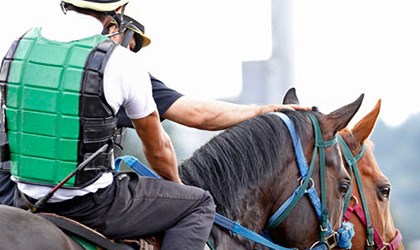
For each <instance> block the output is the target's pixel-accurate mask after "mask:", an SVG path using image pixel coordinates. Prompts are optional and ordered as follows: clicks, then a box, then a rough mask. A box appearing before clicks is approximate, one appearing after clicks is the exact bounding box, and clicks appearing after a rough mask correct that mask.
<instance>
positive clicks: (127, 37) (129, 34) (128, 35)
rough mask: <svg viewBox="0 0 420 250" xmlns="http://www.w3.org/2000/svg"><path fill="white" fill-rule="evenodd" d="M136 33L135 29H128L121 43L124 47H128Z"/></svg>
mask: <svg viewBox="0 0 420 250" xmlns="http://www.w3.org/2000/svg"><path fill="white" fill-rule="evenodd" d="M133 35H134V31H132V30H130V29H127V32H126V33H125V35H124V39H123V42H122V43H121V46H123V47H124V48H127V46H128V44H129V43H130V41H131V38H133Z"/></svg>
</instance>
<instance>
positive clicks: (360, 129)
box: [351, 99, 381, 144]
mask: <svg viewBox="0 0 420 250" xmlns="http://www.w3.org/2000/svg"><path fill="white" fill-rule="evenodd" d="M380 110H381V99H379V100H378V102H377V103H376V105H375V107H374V108H373V109H372V111H370V112H369V113H368V114H367V115H366V116H365V117H363V118H362V119H361V120H360V121H359V122H357V123H356V125H354V127H353V128H352V130H351V132H352V134H353V135H354V137H355V138H356V139H357V141H358V142H359V143H360V144H362V143H363V142H364V141H365V140H366V139H367V138H369V136H370V135H371V133H372V131H373V128H374V127H375V124H376V121H377V119H378V116H379V111H380Z"/></svg>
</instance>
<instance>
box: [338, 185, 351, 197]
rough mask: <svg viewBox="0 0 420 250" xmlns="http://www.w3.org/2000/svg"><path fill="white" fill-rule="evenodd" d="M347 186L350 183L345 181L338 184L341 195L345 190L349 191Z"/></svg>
mask: <svg viewBox="0 0 420 250" xmlns="http://www.w3.org/2000/svg"><path fill="white" fill-rule="evenodd" d="M349 186H350V185H349V184H347V183H341V184H340V186H339V190H340V193H342V194H343V195H346V194H347V192H348V191H349Z"/></svg>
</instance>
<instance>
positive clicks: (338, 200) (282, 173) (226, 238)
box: [0, 95, 363, 249]
mask: <svg viewBox="0 0 420 250" xmlns="http://www.w3.org/2000/svg"><path fill="white" fill-rule="evenodd" d="M362 100H363V95H362V96H360V97H359V98H358V99H357V100H355V101H354V102H352V103H350V104H348V105H345V106H343V107H341V108H339V109H337V110H335V111H333V112H331V113H329V114H322V113H320V112H317V111H285V112H284V113H285V114H287V116H288V117H289V118H290V119H291V120H292V121H293V123H294V126H295V127H296V130H297V133H298V134H299V136H300V139H301V142H302V146H303V153H304V156H305V159H304V160H305V161H306V162H308V163H309V162H311V166H313V175H312V178H310V179H309V178H308V179H307V180H308V181H309V180H310V182H307V183H310V184H309V186H305V188H307V191H308V190H309V189H310V188H311V186H312V187H313V188H314V189H315V190H316V192H317V193H316V194H317V195H318V196H320V197H321V196H323V197H324V196H325V197H324V198H325V199H326V204H325V206H326V208H327V209H328V213H326V214H324V213H323V216H324V215H326V217H327V219H328V222H330V223H331V227H332V230H334V231H336V230H338V229H339V228H340V227H341V223H342V210H343V205H344V202H345V194H346V193H347V191H348V188H350V176H349V174H348V173H347V171H346V170H345V168H344V164H343V161H342V158H341V154H340V149H339V146H338V144H337V143H335V144H334V143H331V144H329V143H327V142H330V141H333V139H334V138H335V136H336V133H337V132H338V131H339V130H341V129H343V128H345V127H346V126H347V124H348V123H349V121H350V120H351V119H352V117H353V116H354V115H355V113H356V112H357V111H358V109H359V107H360V105H361V103H362ZM310 115H312V116H313V117H316V120H317V122H318V123H319V127H318V129H319V130H320V131H321V140H320V139H317V143H315V135H314V134H315V130H316V129H315V126H314V125H313V124H312V120H311V119H312V118H311V117H310ZM316 144H325V145H324V146H325V148H324V151H323V152H324V153H325V155H324V154H323V155H322V157H320V153H318V154H316V152H317V147H315V145H316ZM327 144H329V145H327ZM313 156H314V157H313ZM312 162H313V163H314V164H312ZM322 163H325V169H324V171H325V176H324V177H323V175H322V174H321V173H320V169H321V167H320V165H322ZM180 173H181V176H182V180H183V182H184V183H186V184H189V185H194V186H198V187H202V188H204V189H206V190H209V191H210V192H211V193H212V195H213V196H214V198H215V201H216V204H217V211H218V213H220V214H222V215H225V216H227V217H228V218H230V219H232V220H234V221H237V222H239V223H240V224H241V225H243V226H245V227H247V228H249V229H251V230H253V231H255V232H257V233H263V231H265V229H266V226H267V221H268V220H269V219H270V217H271V216H272V215H273V214H275V213H276V211H277V210H278V208H279V207H280V206H281V205H282V204H283V203H284V202H285V201H286V199H287V198H289V197H290V196H291V195H292V193H294V191H295V190H296V188H298V187H299V186H300V185H301V184H302V182H303V179H301V178H300V175H299V170H298V164H297V162H296V156H295V151H294V149H293V145H292V140H291V135H290V133H289V131H288V129H287V127H286V125H285V123H284V122H283V121H282V120H281V119H280V118H279V116H278V115H276V114H266V115H262V116H259V117H255V118H253V119H250V120H248V121H245V122H243V123H241V124H240V125H237V126H235V127H232V128H230V129H227V130H225V131H224V132H222V133H220V134H219V135H217V136H215V137H214V138H213V139H211V140H210V141H209V142H208V143H206V144H205V145H203V146H202V147H201V148H200V149H198V150H196V151H195V152H194V154H193V156H192V157H191V158H189V159H187V160H185V161H184V162H183V163H181V165H180ZM305 182H306V179H305ZM322 182H325V184H326V185H325V187H324V188H325V191H326V192H325V193H324V194H322V192H321V191H320V190H322ZM5 209H6V208H5V207H4V206H0V221H2V223H0V232H5V231H7V230H10V228H11V226H10V225H12V224H13V227H12V228H13V232H14V233H12V234H7V238H4V237H5V235H4V234H3V233H0V242H3V241H5V240H15V242H17V241H18V240H19V239H23V238H25V237H29V236H28V235H27V234H31V236H36V234H37V230H36V229H33V228H32V224H31V223H29V224H28V223H22V222H19V223H16V221H15V220H16V217H15V219H11V218H13V217H9V216H5V213H3V211H4V210H5ZM7 209H8V208H7ZM10 209H12V208H10ZM13 210H15V209H13ZM22 212H24V213H25V216H27V218H25V220H31V217H37V215H34V214H31V213H29V212H25V211H22ZM41 219H42V218H41ZM157 219H158V218H157ZM36 220H38V219H36ZM23 229H25V230H23ZM319 229H320V218H319V216H318V215H317V212H316V211H315V209H314V208H313V207H312V204H311V202H310V200H309V199H308V198H306V196H303V198H302V199H300V200H299V201H298V202H297V203H296V205H295V207H294V208H293V210H291V211H290V214H289V215H288V216H287V217H286V218H285V219H284V220H283V221H282V222H281V223H280V224H279V225H276V226H275V227H274V228H271V229H270V230H269V231H267V232H265V233H266V234H267V235H268V236H269V237H270V238H271V239H272V241H273V242H275V243H277V244H279V245H282V246H284V247H295V248H300V249H303V248H309V247H311V246H313V245H314V243H315V244H316V243H317V242H318V241H319V240H320V238H319V234H320V232H319V231H320V230H319ZM42 230H43V232H44V233H46V234H47V235H48V234H52V233H57V232H55V230H58V228H54V227H50V226H48V227H44V228H43V229H42ZM50 231H51V232H50ZM52 231H54V232H52ZM186 233H188V232H186ZM35 238H36V237H33V240H36V239H35ZM40 241H42V242H44V241H45V240H40ZM42 242H39V241H38V242H36V244H40V245H39V246H40V247H38V248H39V249H51V248H49V247H48V246H49V245H48V246H45V247H41V244H42ZM67 242H68V240H67ZM209 242H211V243H212V245H213V246H214V247H215V248H216V249H253V248H255V247H258V246H257V245H258V244H255V243H254V242H253V241H250V240H248V239H245V238H243V237H241V236H238V235H235V234H232V233H230V232H228V231H227V230H225V229H223V228H220V227H218V226H216V225H215V226H214V227H213V229H212V232H211V235H210V239H209ZM62 243H63V240H62V238H61V236H60V237H54V238H50V239H49V242H48V244H50V245H57V246H58V245H59V244H62ZM34 245H35V243H33V244H31V245H29V246H26V248H25V246H22V247H21V249H32V248H31V247H32V246H34ZM18 246H19V247H20V246H21V245H18ZM19 247H18V248H19ZM71 247H72V246H70V245H69V246H68V247H67V246H66V247H63V248H61V249H72V248H71ZM52 249H57V248H52ZM75 249H77V248H75Z"/></svg>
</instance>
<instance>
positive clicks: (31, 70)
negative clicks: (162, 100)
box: [0, 0, 215, 249]
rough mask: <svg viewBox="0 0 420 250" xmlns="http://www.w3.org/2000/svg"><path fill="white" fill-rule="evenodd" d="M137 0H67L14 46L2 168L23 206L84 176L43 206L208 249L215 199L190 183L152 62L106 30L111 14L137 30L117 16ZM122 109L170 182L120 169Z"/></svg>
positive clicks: (6, 85) (116, 231)
mask: <svg viewBox="0 0 420 250" xmlns="http://www.w3.org/2000/svg"><path fill="white" fill-rule="evenodd" d="M128 1H129V0H62V2H61V6H62V9H63V10H64V12H65V13H66V15H65V16H63V17H62V20H56V21H54V22H50V23H49V24H47V25H45V26H43V27H37V28H33V29H31V30H29V31H28V32H27V33H26V34H24V35H23V36H22V37H21V38H19V39H18V40H16V42H15V43H13V45H12V46H11V48H10V50H9V52H8V53H7V54H6V56H5V57H4V60H3V62H2V65H1V71H0V72H1V74H0V86H1V96H2V97H4V98H2V99H1V102H2V103H1V114H2V121H3V122H2V123H1V130H0V133H1V136H0V139H1V141H0V143H1V144H0V145H1V151H0V152H1V162H2V164H1V166H2V168H4V169H5V171H7V168H8V167H7V166H8V165H9V164H10V171H11V174H12V179H13V180H14V181H15V182H16V183H17V187H18V192H17V193H18V195H17V196H16V197H15V205H17V206H19V207H25V206H26V207H32V208H33V204H34V203H35V202H36V201H38V200H39V199H42V198H44V197H46V196H47V195H48V194H50V191H51V190H52V189H53V188H54V187H57V185H58V184H59V183H60V184H62V183H61V181H62V180H63V179H66V177H68V176H70V175H69V174H71V173H75V174H74V176H72V177H71V178H70V179H69V180H68V181H67V182H65V184H64V186H61V187H60V186H59V187H60V188H59V189H57V191H56V192H54V193H53V195H52V197H51V198H49V199H48V200H47V202H46V203H45V204H43V206H41V207H38V208H36V209H38V211H45V212H52V213H57V214H60V215H63V216H67V217H70V218H72V219H75V220H77V221H79V222H81V223H83V224H86V225H87V226H90V227H92V228H95V229H97V230H98V231H99V232H101V233H102V234H104V235H105V236H107V237H109V238H113V239H136V238H140V237H142V236H146V235H151V234H156V233H161V234H162V235H163V241H162V245H161V247H162V249H203V248H204V245H205V242H206V240H207V237H208V235H209V232H210V229H211V227H212V225H213V220H214V213H215V205H214V202H213V199H212V197H211V195H210V194H209V193H208V192H206V191H204V190H202V189H199V188H195V187H191V186H186V185H182V183H181V180H180V179H179V175H178V168H177V160H176V156H175V153H174V150H173V146H172V142H171V140H170V138H169V137H168V135H167V134H166V133H165V131H164V130H163V128H162V126H161V124H160V121H159V114H158V112H157V109H156V104H155V102H154V101H153V98H152V89H151V82H150V76H149V74H148V73H147V71H146V70H145V66H144V65H143V64H142V62H139V61H137V60H136V59H137V57H135V54H133V53H131V52H130V51H128V50H125V49H124V48H123V47H121V46H116V44H115V43H113V42H111V41H110V40H109V39H108V37H107V36H105V35H102V32H103V27H104V25H106V24H107V23H109V20H110V18H112V19H113V20H115V23H116V25H117V27H118V31H116V32H117V33H122V32H126V31H128V32H126V33H130V31H134V30H133V27H132V26H130V25H131V23H127V22H126V21H125V18H124V15H123V14H121V15H117V14H116V13H117V11H120V10H121V13H124V11H122V10H124V8H125V6H126V5H127V3H128ZM128 4H129V3H128ZM56 23H60V25H59V26H57V25H55V24H56ZM75 24H77V25H75ZM134 33H136V34H138V33H137V31H134V32H133V35H134ZM134 37H136V36H134ZM142 39H143V41H142V43H141V44H142V46H145V45H146V43H147V39H145V38H143V37H142ZM149 41H150V40H149ZM137 47H139V46H138V45H135V46H133V49H136V48H137ZM6 93H7V95H6ZM122 106H123V107H124V108H125V110H126V113H127V115H128V117H129V118H130V119H131V122H132V124H133V125H134V128H135V130H136V131H137V134H138V135H139V137H140V139H141V142H142V144H143V151H144V153H145V156H146V158H147V160H148V162H149V165H150V166H151V167H152V168H153V169H154V170H155V171H156V172H157V173H158V174H160V175H161V176H162V177H163V178H164V179H150V178H144V177H141V176H139V175H137V174H136V173H133V172H129V173H120V174H116V173H114V171H113V138H114V133H115V131H116V126H117V117H116V113H117V111H118V110H119V108H120V107H122ZM92 155H94V156H97V157H96V158H95V159H93V160H91V159H92ZM54 190H55V189H54Z"/></svg>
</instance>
